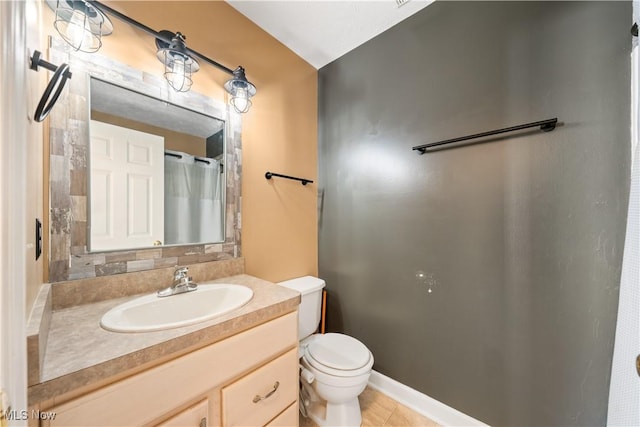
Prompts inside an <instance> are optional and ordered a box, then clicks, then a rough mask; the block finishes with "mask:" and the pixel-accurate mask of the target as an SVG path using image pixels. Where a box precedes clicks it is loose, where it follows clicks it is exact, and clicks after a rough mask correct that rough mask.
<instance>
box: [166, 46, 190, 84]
mask: <svg viewBox="0 0 640 427" xmlns="http://www.w3.org/2000/svg"><path fill="white" fill-rule="evenodd" d="M165 56H166V57H167V58H166V59H165V67H164V78H165V79H167V82H168V83H169V86H171V87H172V88H173V89H174V90H175V91H176V92H188V91H189V90H190V89H191V85H192V84H193V80H192V79H191V75H192V74H193V71H192V69H193V64H192V63H191V62H192V61H191V62H190V61H189V58H184V57H182V56H181V55H177V54H172V53H170V52H166V51H165Z"/></svg>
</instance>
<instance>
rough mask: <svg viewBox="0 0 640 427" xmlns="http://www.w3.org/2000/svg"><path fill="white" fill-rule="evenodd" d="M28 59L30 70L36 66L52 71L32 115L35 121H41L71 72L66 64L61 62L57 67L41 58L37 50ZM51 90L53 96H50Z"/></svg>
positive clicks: (36, 68) (56, 98) (35, 68)
mask: <svg viewBox="0 0 640 427" xmlns="http://www.w3.org/2000/svg"><path fill="white" fill-rule="evenodd" d="M30 59H31V66H30V68H31V69H32V70H35V71H38V67H44V68H46V69H47V70H50V71H53V72H54V73H53V77H52V78H51V80H50V81H49V84H48V85H47V87H46V89H45V90H44V93H43V94H42V97H41V98H40V102H39V103H38V106H37V107H36V112H35V114H34V116H33V118H34V119H35V121H36V122H41V121H43V120H44V119H45V118H46V117H47V116H48V115H49V113H50V112H51V109H52V108H53V106H54V105H55V103H56V101H58V98H59V97H60V94H61V93H62V90H63V89H64V85H65V84H66V83H67V79H70V78H71V72H70V71H69V65H68V64H62V65H60V66H59V67H56V66H55V65H53V64H52V63H50V62H48V61H45V60H44V59H42V54H41V53H40V51H37V50H36V51H34V52H33V56H32V57H31V58H30ZM54 90H55V92H54ZM52 92H53V96H51V93H52Z"/></svg>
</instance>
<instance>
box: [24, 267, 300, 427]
mask: <svg viewBox="0 0 640 427" xmlns="http://www.w3.org/2000/svg"><path fill="white" fill-rule="evenodd" d="M209 264H211V265H210V266H207V265H206V264H204V265H203V264H198V265H194V266H193V267H194V268H193V270H195V271H194V276H195V277H194V280H196V281H198V280H199V281H204V280H207V282H208V283H218V282H219V283H226V284H235V285H243V286H246V287H248V288H250V289H251V290H253V298H252V299H251V300H250V301H249V302H248V303H247V304H245V305H244V306H242V307H240V308H238V309H236V310H234V311H232V312H229V313H227V314H223V315H221V316H219V317H216V318H214V319H212V320H209V321H205V322H202V323H198V324H194V325H190V326H185V327H179V328H172V329H167V330H161V331H153V332H142V333H118V332H110V331H107V330H105V329H103V328H101V327H100V318H101V317H102V315H103V314H104V313H105V312H107V311H108V310H109V309H111V308H113V307H115V306H117V305H118V304H121V303H122V302H124V301H127V300H130V299H132V298H133V297H132V296H126V297H119V298H114V299H105V300H102V298H104V297H105V295H100V296H97V297H95V299H96V300H99V301H95V302H89V303H87V304H82V305H70V306H66V305H67V304H73V303H72V302H71V303H68V302H66V301H65V299H66V297H65V293H66V292H70V293H72V290H71V289H70V288H69V289H65V288H68V287H73V288H75V289H77V287H78V286H91V285H95V283H91V281H92V280H91V279H87V280H85V281H80V282H84V283H76V282H78V281H73V282H67V283H64V282H63V283H57V284H54V285H52V286H49V285H45V289H44V290H43V292H42V293H41V295H40V296H39V300H38V304H39V306H38V307H37V310H34V312H37V313H39V314H40V315H39V316H35V317H36V318H35V319H34V318H32V320H31V324H30V328H29V329H30V330H34V331H35V330H38V326H39V327H40V330H39V332H40V334H39V335H35V337H34V336H30V339H31V340H32V341H34V340H38V339H39V340H44V341H45V342H44V343H42V342H39V343H37V344H33V343H32V344H33V345H30V346H29V348H30V354H29V374H30V375H29V376H30V387H29V405H30V408H31V409H33V410H37V411H40V413H41V414H42V416H41V418H42V419H41V420H31V421H30V423H31V424H32V425H38V423H39V424H40V425H42V426H72V425H77V426H91V425H95V426H104V425H110V426H132V425H145V426H153V425H163V426H172V425H176V426H177V425H181V426H200V427H204V426H218V425H220V426H234V425H256V426H257V425H269V426H284V425H287V426H291V425H297V424H298V355H297V351H298V350H297V346H298V338H297V325H298V323H297V308H298V304H299V295H298V293H297V292H295V291H291V290H289V289H286V288H284V287H281V286H278V285H275V284H273V283H270V282H267V281H264V280H261V279H258V278H255V277H252V276H249V275H246V274H242V273H240V274H235V275H232V276H228V277H222V278H219V279H215V278H214V279H211V276H215V275H216V274H226V272H227V271H229V270H231V271H233V272H237V271H239V270H241V269H242V267H241V264H242V260H241V259H240V260H232V261H229V262H228V263H227V264H230V265H231V267H230V268H226V269H224V268H223V269H222V270H226V271H225V272H219V273H218V272H217V271H216V270H220V267H221V266H220V264H221V263H220V262H216V263H209ZM222 264H225V262H222ZM207 267H209V268H207ZM167 270H172V269H167ZM234 270H235V271H234ZM166 273H167V274H170V271H167V272H166ZM157 274H159V272H158V271H152V272H141V273H134V274H132V275H130V276H132V277H128V278H123V280H127V279H128V280H131V281H133V282H136V281H148V280H149V277H151V276H152V275H157ZM145 276H147V277H145ZM206 276H209V277H206ZM93 280H95V279H93ZM47 287H48V289H47ZM57 288H59V289H57ZM134 288H135V286H134ZM153 288H154V289H155V287H153ZM105 292H108V291H105ZM196 292H197V291H196ZM168 298H173V297H168ZM54 305H56V306H57V307H58V309H53V306H54ZM60 307H64V308H60ZM45 327H48V329H47V330H44V328H45ZM36 349H37V350H36ZM32 350H33V351H32ZM40 350H42V352H40ZM36 377H37V378H36ZM32 381H33V383H31V382H32Z"/></svg>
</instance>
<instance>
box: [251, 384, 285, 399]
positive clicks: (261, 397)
mask: <svg viewBox="0 0 640 427" xmlns="http://www.w3.org/2000/svg"><path fill="white" fill-rule="evenodd" d="M278 387H280V381H276V382H275V384H273V390H271V391H270V392H269V393H267V394H265V395H264V396H260V395H259V394H256V397H254V398H253V403H258V402H260V401H261V400H264V399H268V398H270V397H271V395H273V393H275V392H276V390H278Z"/></svg>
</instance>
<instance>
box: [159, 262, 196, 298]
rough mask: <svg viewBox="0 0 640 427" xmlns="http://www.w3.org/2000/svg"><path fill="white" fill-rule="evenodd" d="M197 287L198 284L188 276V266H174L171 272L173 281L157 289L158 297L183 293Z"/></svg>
mask: <svg viewBox="0 0 640 427" xmlns="http://www.w3.org/2000/svg"><path fill="white" fill-rule="evenodd" d="M196 289H198V285H197V284H195V283H193V279H192V278H191V277H190V276H189V268H188V267H176V269H175V271H174V272H173V283H172V284H171V286H169V287H168V288H165V289H160V290H159V291H158V296H159V297H169V296H171V295H177V294H183V293H185V292H191V291H195V290H196Z"/></svg>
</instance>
